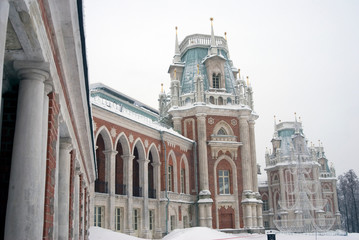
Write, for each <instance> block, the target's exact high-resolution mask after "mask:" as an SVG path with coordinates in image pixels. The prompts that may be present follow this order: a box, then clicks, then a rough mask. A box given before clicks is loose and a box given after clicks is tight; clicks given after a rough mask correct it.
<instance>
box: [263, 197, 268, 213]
mask: <svg viewBox="0 0 359 240" xmlns="http://www.w3.org/2000/svg"><path fill="white" fill-rule="evenodd" d="M268 210H269V205H268V200H263V211H268Z"/></svg>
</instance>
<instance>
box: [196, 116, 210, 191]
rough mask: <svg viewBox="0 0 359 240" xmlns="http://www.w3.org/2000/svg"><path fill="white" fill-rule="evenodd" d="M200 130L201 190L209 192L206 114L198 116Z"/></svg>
mask: <svg viewBox="0 0 359 240" xmlns="http://www.w3.org/2000/svg"><path fill="white" fill-rule="evenodd" d="M196 117H197V129H198V135H197V136H198V159H199V186H200V190H201V192H202V191H208V193H209V185H208V162H207V135H206V114H204V113H199V114H196Z"/></svg>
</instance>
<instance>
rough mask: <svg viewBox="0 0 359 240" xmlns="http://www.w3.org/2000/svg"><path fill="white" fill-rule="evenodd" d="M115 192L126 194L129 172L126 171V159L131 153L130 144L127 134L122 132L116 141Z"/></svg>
mask: <svg viewBox="0 0 359 240" xmlns="http://www.w3.org/2000/svg"><path fill="white" fill-rule="evenodd" d="M115 147H116V148H115V150H116V152H117V154H116V157H115V193H116V194H119V195H125V194H126V184H125V182H126V178H127V175H128V173H127V172H126V171H125V162H124V161H125V159H127V158H126V156H129V155H130V145H129V142H128V139H127V137H126V135H125V134H124V133H123V132H122V133H120V134H119V135H118V136H117V139H116V141H115Z"/></svg>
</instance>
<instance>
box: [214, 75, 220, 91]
mask: <svg viewBox="0 0 359 240" xmlns="http://www.w3.org/2000/svg"><path fill="white" fill-rule="evenodd" d="M220 81H221V74H220V73H218V74H215V73H213V75H212V86H213V88H219V86H220Z"/></svg>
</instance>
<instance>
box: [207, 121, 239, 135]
mask: <svg viewBox="0 0 359 240" xmlns="http://www.w3.org/2000/svg"><path fill="white" fill-rule="evenodd" d="M219 133H226V134H219ZM212 134H213V135H230V136H233V135H234V132H233V129H232V128H231V126H230V125H229V124H228V123H227V122H226V121H224V120H222V121H219V122H218V123H217V124H216V126H215V127H214V128H213V133H212Z"/></svg>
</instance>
